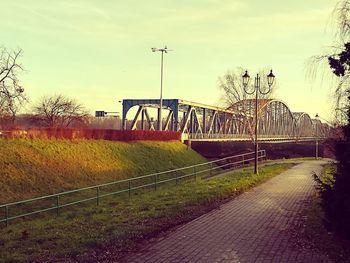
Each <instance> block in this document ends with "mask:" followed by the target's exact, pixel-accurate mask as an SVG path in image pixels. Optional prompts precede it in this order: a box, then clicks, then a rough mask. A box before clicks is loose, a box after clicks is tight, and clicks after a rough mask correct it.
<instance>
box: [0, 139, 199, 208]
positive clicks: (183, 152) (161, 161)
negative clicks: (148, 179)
mask: <svg viewBox="0 0 350 263" xmlns="http://www.w3.org/2000/svg"><path fill="white" fill-rule="evenodd" d="M204 161H206V160H205V159H204V158H203V157H201V156H200V155H198V154H197V153H196V152H194V151H193V150H191V149H187V147H186V146H184V145H183V144H181V143H180V142H154V141H152V142H134V143H123V142H112V141H103V140H100V141H97V140H96V141H91V140H73V141H70V140H40V139H35V140H23V139H15V140H4V139H0V189H1V191H0V203H6V202H11V201H15V200H22V199H25V198H30V197H33V196H40V195H43V194H50V193H57V192H61V191H64V190H69V189H76V188H79V187H84V186H90V185H95V184H98V183H104V182H110V181H114V180H119V179H122V178H127V177H134V176H138V175H144V174H147V173H152V172H155V171H164V170H168V169H172V168H178V167H183V166H186V165H190V164H195V163H202V162H204Z"/></svg>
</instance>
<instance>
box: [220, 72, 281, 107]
mask: <svg viewBox="0 0 350 263" xmlns="http://www.w3.org/2000/svg"><path fill="white" fill-rule="evenodd" d="M244 73H245V69H243V68H239V67H238V68H236V69H235V70H231V71H227V72H226V73H225V74H224V75H223V76H221V77H219V80H218V82H219V84H218V86H219V89H220V90H221V91H222V92H223V95H222V100H223V101H224V103H225V105H226V106H227V107H230V106H231V105H232V104H234V103H236V102H237V101H240V100H245V99H253V98H255V95H254V94H251V95H249V94H247V93H246V92H244V87H243V82H242V76H243V74H244ZM258 73H259V75H260V77H261V89H262V90H263V89H264V88H265V87H267V78H266V75H267V74H268V73H269V70H267V69H262V70H259V72H258ZM254 77H255V76H251V80H250V85H251V83H252V82H254ZM275 86H276V85H274V87H273V88H272V89H271V92H270V93H268V94H266V95H262V94H259V98H262V99H267V98H271V97H272V96H273V94H274V90H275ZM247 89H248V90H249V91H251V90H252V87H247Z"/></svg>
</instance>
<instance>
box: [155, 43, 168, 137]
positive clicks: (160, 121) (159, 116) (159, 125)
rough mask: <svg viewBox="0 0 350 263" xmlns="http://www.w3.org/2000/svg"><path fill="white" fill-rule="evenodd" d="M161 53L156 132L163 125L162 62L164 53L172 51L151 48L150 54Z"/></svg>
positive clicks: (161, 128) (165, 48)
mask: <svg viewBox="0 0 350 263" xmlns="http://www.w3.org/2000/svg"><path fill="white" fill-rule="evenodd" d="M157 51H159V52H161V53H162V55H161V61H160V106H159V111H158V130H159V131H161V130H163V124H162V109H163V61H164V52H165V53H168V51H172V50H171V49H168V48H167V46H165V47H164V48H155V47H153V48H152V52H157Z"/></svg>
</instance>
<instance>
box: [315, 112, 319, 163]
mask: <svg viewBox="0 0 350 263" xmlns="http://www.w3.org/2000/svg"><path fill="white" fill-rule="evenodd" d="M318 117H319V116H318V113H316V116H315V118H316V125H315V126H316V127H315V128H316V140H315V141H316V143H315V159H316V160H317V159H318Z"/></svg>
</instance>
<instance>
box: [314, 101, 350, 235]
mask: <svg viewBox="0 0 350 263" xmlns="http://www.w3.org/2000/svg"><path fill="white" fill-rule="evenodd" d="M349 101H350V97H349ZM348 118H349V121H348V124H347V125H346V126H345V127H344V128H343V132H344V139H343V140H341V141H338V142H337V143H336V146H335V150H336V153H335V154H336V159H337V161H338V164H337V169H336V171H334V172H333V173H334V178H333V180H331V181H328V182H325V181H324V180H322V178H319V177H317V176H315V179H316V181H317V183H318V189H319V190H320V193H321V199H322V200H321V204H322V207H323V209H324V211H325V216H326V218H325V221H326V227H327V228H328V229H330V230H332V231H334V232H335V233H337V234H338V235H340V236H342V237H344V238H346V239H349V240H350V109H349V110H348Z"/></svg>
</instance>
